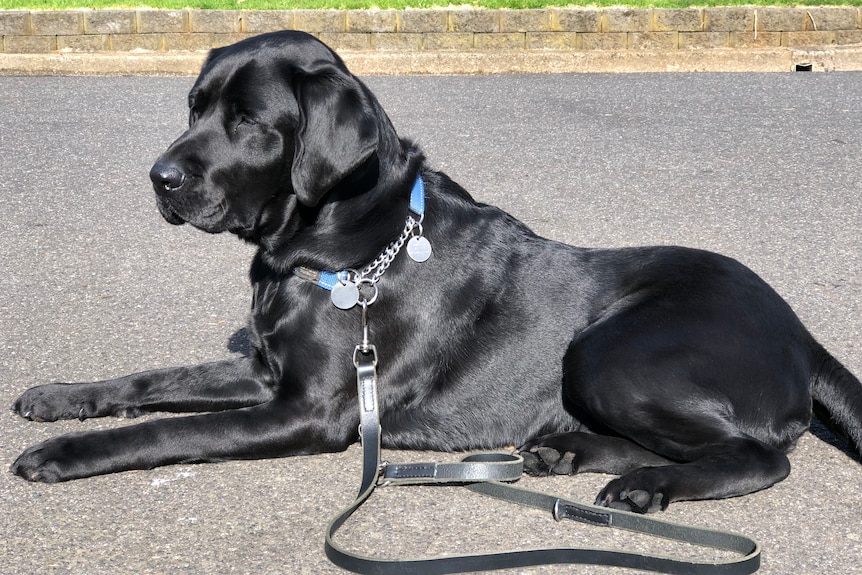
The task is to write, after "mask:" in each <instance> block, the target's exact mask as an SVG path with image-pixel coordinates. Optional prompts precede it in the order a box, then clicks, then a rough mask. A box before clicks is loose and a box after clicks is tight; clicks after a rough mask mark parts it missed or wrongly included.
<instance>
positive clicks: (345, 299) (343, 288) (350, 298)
mask: <svg viewBox="0 0 862 575" xmlns="http://www.w3.org/2000/svg"><path fill="white" fill-rule="evenodd" d="M329 299H331V300H332V305H334V306H335V307H337V308H338V309H350V308H352V307H353V306H355V305H356V304H357V303H359V288H358V287H356V284H355V283H353V282H345V283H341V282H338V283H337V284H335V285H334V286H333V287H332V292H331V293H330V294H329Z"/></svg>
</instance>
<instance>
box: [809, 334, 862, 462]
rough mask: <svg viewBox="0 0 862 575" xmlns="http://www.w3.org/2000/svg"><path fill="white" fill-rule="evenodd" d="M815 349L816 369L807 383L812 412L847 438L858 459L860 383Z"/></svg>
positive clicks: (861, 416) (861, 423) (861, 413)
mask: <svg viewBox="0 0 862 575" xmlns="http://www.w3.org/2000/svg"><path fill="white" fill-rule="evenodd" d="M817 347H818V348H819V350H818V356H819V357H818V359H819V361H818V364H819V369H818V370H817V371H816V372H815V374H814V377H813V378H812V380H811V395H812V396H813V397H814V402H815V404H814V411H815V413H816V414H817V415H818V417H820V418H821V419H822V420H823V423H825V424H826V425H827V427H829V428H830V429H832V430H834V431H837V432H839V434H840V435H845V436H847V437H848V438H849V439H850V441H852V442H853V445H854V446H855V447H856V451H857V453H859V454H860V455H862V383H860V381H859V380H858V379H857V378H856V376H854V375H853V374H852V373H850V371H849V370H848V369H847V368H846V367H844V366H843V365H841V362H839V361H838V360H837V359H835V358H834V357H832V355H831V354H830V353H829V352H828V351H826V350H825V349H823V347H821V346H820V345H818V346H817ZM824 412H825V413H824Z"/></svg>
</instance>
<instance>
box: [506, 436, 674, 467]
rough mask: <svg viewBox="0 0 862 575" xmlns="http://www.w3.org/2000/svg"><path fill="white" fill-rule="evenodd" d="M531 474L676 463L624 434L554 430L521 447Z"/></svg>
mask: <svg viewBox="0 0 862 575" xmlns="http://www.w3.org/2000/svg"><path fill="white" fill-rule="evenodd" d="M518 452H519V453H520V454H521V457H523V458H524V472H525V473H527V474H528V475H534V476H545V475H571V474H573V473H612V474H614V475H622V474H623V473H628V472H630V471H634V470H635V469H639V468H641V467H646V466H661V465H669V464H670V463H672V462H671V461H670V460H668V459H666V458H664V457H662V456H660V455H656V454H655V453H653V452H651V451H649V450H647V449H644V448H643V447H641V446H639V445H637V444H635V443H632V442H631V441H629V440H627V439H623V438H621V437H610V436H607V435H595V434H592V433H586V432H581V431H572V432H568V433H552V434H550V435H544V436H541V437H537V438H535V439H531V440H530V441H528V442H526V443H525V444H524V445H522V446H521V447H519V448H518Z"/></svg>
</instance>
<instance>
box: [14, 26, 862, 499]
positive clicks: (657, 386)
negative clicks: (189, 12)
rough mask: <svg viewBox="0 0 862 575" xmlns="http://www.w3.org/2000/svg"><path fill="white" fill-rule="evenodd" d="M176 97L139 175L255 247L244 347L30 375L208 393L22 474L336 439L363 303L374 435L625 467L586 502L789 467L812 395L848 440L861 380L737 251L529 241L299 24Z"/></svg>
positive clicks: (573, 465)
mask: <svg viewBox="0 0 862 575" xmlns="http://www.w3.org/2000/svg"><path fill="white" fill-rule="evenodd" d="M189 106H190V118H189V128H188V130H187V131H186V132H185V133H184V134H183V135H182V136H180V138H179V139H178V140H176V141H175V142H174V143H173V144H172V145H171V146H170V147H169V148H168V149H167V151H165V152H164V154H162V156H161V157H160V158H159V159H158V161H157V162H156V163H155V165H154V166H153V168H152V171H151V173H150V176H151V178H152V180H153V185H154V188H155V193H156V199H157V203H158V207H159V210H160V211H161V214H162V215H163V216H164V218H165V219H166V220H167V221H168V222H170V223H172V224H182V223H186V222H187V223H189V224H191V225H193V226H195V227H197V228H200V229H202V230H204V231H207V232H212V233H218V232H225V231H227V232H231V233H233V234H236V235H237V236H239V237H240V238H242V239H244V240H246V241H248V242H251V243H253V244H255V245H256V246H258V248H259V249H258V251H257V255H256V256H255V258H254V260H253V262H252V265H251V282H252V284H253V287H254V298H253V301H252V309H251V315H250V319H249V328H248V329H249V332H250V334H251V343H252V351H251V353H250V354H249V356H248V357H241V358H238V359H231V360H227V361H220V362H215V363H206V364H203V365H198V366H193V367H182V368H173V369H160V370H154V371H148V372H144V373H139V374H135V375H129V376H126V377H122V378H119V379H115V380H111V381H101V382H95V383H78V384H51V385H44V386H40V387H35V388H33V389H30V390H29V391H27V392H25V393H24V394H23V395H22V396H21V397H20V398H19V399H18V400H17V401H16V402H15V404H14V410H15V411H16V412H17V413H18V414H20V415H21V416H22V417H24V418H27V419H31V420H36V421H53V420H57V419H63V418H87V417H98V416H106V415H121V416H135V415H138V414H142V413H146V412H153V411H172V412H207V413H203V414H199V415H193V416H188V417H179V418H176V417H175V418H166V419H161V420H150V421H146V422H144V423H140V424H137V425H133V426H126V427H122V428H119V429H109V430H104V431H90V432H84V433H72V434H68V435H64V436H60V437H56V438H53V439H50V440H48V441H45V442H44V443H41V444H39V445H36V446H33V447H31V448H29V449H27V450H26V451H25V452H24V453H23V454H22V455H21V456H20V457H18V459H17V460H16V461H15V463H14V464H13V465H12V471H13V472H14V473H16V474H18V475H20V476H21V477H23V478H26V479H29V480H31V481H46V482H55V481H65V480H69V479H75V478H80V477H87V476H92V475H97V474H103V473H112V472H116V471H123V470H129V469H150V468H153V467H156V466H160V465H167V464H172V463H189V462H203V461H221V460H227V459H242V458H264V457H280V456H289V455H299V454H311V453H321V452H332V451H338V450H343V449H345V448H347V446H349V445H351V444H352V443H354V442H356V440H357V424H358V423H359V413H358V408H357V402H356V393H357V392H356V380H355V370H354V364H353V359H352V357H353V353H354V350H355V347H356V344H357V343H358V341H359V340H360V338H361V336H362V334H361V333H360V332H361V330H360V327H359V326H360V316H361V314H362V313H363V309H364V310H365V311H366V312H367V314H368V323H367V335H368V339H369V340H370V341H371V342H372V343H373V344H375V345H376V349H377V354H378V357H379V358H380V368H379V369H380V403H381V412H382V415H381V417H382V427H383V439H382V441H383V445H384V446H386V447H390V448H399V449H423V450H440V451H463V450H473V449H480V448H481V449H486V448H501V447H505V446H512V445H514V446H520V447H519V451H520V452H521V453H523V454H524V456H525V462H526V470H527V472H528V473H530V474H533V475H546V474H572V473H577V472H583V471H593V472H604V473H611V474H616V475H620V477H618V478H616V479H614V480H612V481H611V482H610V483H609V484H608V485H607V487H605V488H604V489H603V490H602V491H601V493H599V495H598V498H597V501H598V502H599V503H600V504H603V505H607V506H612V507H619V508H624V509H630V510H634V511H638V512H647V511H655V510H658V509H664V508H665V507H667V505H668V504H669V503H670V502H672V501H679V500H696V499H707V498H722V497H732V496H737V495H742V494H745V493H750V492H753V491H757V490H759V489H763V488H765V487H768V486H770V485H772V484H774V483H776V482H778V481H781V480H782V479H783V478H784V477H786V476H787V474H788V473H789V472H790V465H789V462H788V459H787V457H786V455H785V452H786V451H787V450H788V449H790V448H791V447H792V446H793V445H794V442H795V441H796V440H797V439H798V438H799V436H800V435H801V434H802V433H803V432H804V431H805V430H806V429H807V428H808V425H809V422H810V419H811V416H812V410H813V409H815V408H824V409H825V412H826V413H828V414H829V416H830V417H829V418H827V419H829V420H830V421H832V422H833V423H835V424H836V426H837V427H838V428H840V429H841V430H842V431H843V432H845V433H846V434H847V435H849V436H850V437H851V439H852V441H853V443H854V445H855V447H856V448H857V449H858V450H860V451H862V385H860V382H859V380H857V379H856V378H855V377H854V376H853V375H851V374H850V373H849V372H848V371H847V370H846V369H845V368H843V367H842V366H841V365H840V364H839V362H838V361H836V360H835V359H834V358H833V357H832V356H831V355H830V354H829V353H828V352H827V351H825V350H824V348H823V347H822V346H821V345H819V344H818V343H817V342H816V341H815V340H814V338H813V337H812V336H811V335H810V334H809V332H808V331H806V329H805V328H804V327H803V326H802V324H801V323H800V321H799V319H798V318H797V317H796V316H795V315H794V313H793V312H792V311H791V309H790V308H789V307H788V305H787V304H786V303H785V302H784V301H783V300H782V299H781V298H780V297H779V296H778V295H777V294H776V293H775V292H774V291H773V290H772V289H771V288H770V287H769V286H768V285H766V283H764V282H763V281H762V280H761V279H760V278H759V277H758V276H757V275H755V274H754V273H753V272H752V271H750V270H749V269H747V268H745V267H744V266H742V265H741V264H739V263H738V262H736V261H734V260H732V259H729V258H727V257H723V256H720V255H717V254H714V253H709V252H704V251H698V250H693V249H685V248H680V247H645V248H632V249H615V250H601V249H581V248H575V247H571V246H567V245H563V244H560V243H556V242H553V241H549V240H547V239H543V238H540V237H537V236H536V235H535V234H533V233H532V232H531V231H530V230H529V229H527V228H526V227H525V226H524V225H523V224H522V223H520V222H518V221H517V220H516V219H514V218H513V217H512V216H510V215H509V214H506V213H504V212H502V211H501V210H499V209H497V208H494V207H491V206H487V205H482V204H479V203H476V202H475V201H473V199H472V198H471V197H470V196H469V195H468V193H467V192H466V191H464V190H463V189H462V188H461V187H459V186H458V185H457V184H455V183H454V182H452V181H451V180H450V179H449V178H448V177H447V176H446V175H444V174H442V173H440V172H435V171H432V170H431V169H430V168H429V167H428V166H427V165H426V163H425V160H424V158H423V156H422V153H421V152H420V150H419V149H418V148H417V147H416V146H415V145H413V144H412V143H410V142H409V141H406V140H403V139H400V138H399V136H398V135H397V134H396V132H395V130H394V128H393V126H392V124H391V123H390V121H389V119H388V118H387V116H386V114H385V112H384V111H383V110H382V109H381V107H380V104H379V103H378V102H377V100H376V99H375V97H374V96H373V95H372V94H371V92H370V91H369V90H368V89H367V88H366V87H365V85H364V84H363V83H362V82H361V81H360V80H358V79H357V78H356V77H354V76H353V75H351V74H350V72H348V70H347V68H346V67H345V65H344V63H343V62H342V60H341V59H340V58H339V57H338V56H337V55H336V54H335V53H334V52H332V51H331V50H330V49H329V48H328V47H326V46H325V45H324V44H322V43H321V42H319V41H317V40H316V39H314V38H313V37H311V36H309V35H306V34H303V33H300V32H293V31H286V32H279V33H273V34H266V35H263V36H258V37H254V38H251V39H248V40H244V41H242V42H239V43H237V44H235V45H232V46H228V47H225V48H220V49H216V50H213V51H212V52H211V54H210V56H209V58H208V59H207V61H206V63H205V64H204V66H203V70H202V72H201V74H200V76H199V77H198V79H197V81H196V83H195V85H194V87H193V88H192V90H191V93H190V95H189ZM429 256H430V257H429ZM334 304H335V305H334Z"/></svg>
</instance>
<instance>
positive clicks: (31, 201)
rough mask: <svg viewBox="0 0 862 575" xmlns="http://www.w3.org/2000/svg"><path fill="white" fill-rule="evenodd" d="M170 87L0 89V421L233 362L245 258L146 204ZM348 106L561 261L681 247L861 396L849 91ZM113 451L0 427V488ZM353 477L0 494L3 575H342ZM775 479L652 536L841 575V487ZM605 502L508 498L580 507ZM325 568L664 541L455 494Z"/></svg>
mask: <svg viewBox="0 0 862 575" xmlns="http://www.w3.org/2000/svg"><path fill="white" fill-rule="evenodd" d="M191 82H192V79H190V78H146V77H137V78H123V77H119V78H82V77H78V78H68V77H67V78H56V77H29V78H24V77H0V245H2V246H3V249H2V251H0V402H3V403H6V404H11V403H12V401H13V400H14V399H15V398H16V397H17V395H18V394H19V393H21V392H22V391H23V390H24V389H26V388H27V387H29V386H32V385H35V384H39V383H43V382H49V381H57V380H62V381H83V380H93V379H101V378H107V377H111V376H117V375H121V374H125V373H127V372H131V371H135V370H143V369H148V368H153V367H160V366H166V365H178V364H185V363H197V362H200V361H203V360H211V359H217V358H223V357H226V356H230V355H231V354H237V353H242V352H243V351H244V348H245V345H246V343H245V339H244V336H243V332H242V328H243V325H244V317H245V313H246V311H247V309H248V306H249V302H250V295H251V294H250V290H249V285H248V281H247V279H246V271H247V265H248V260H249V257H250V255H251V253H252V251H251V248H250V247H249V246H247V245H244V244H242V243H241V242H239V241H237V240H235V239H234V238H232V237H228V236H208V235H206V234H204V233H202V232H198V231H195V230H193V229H191V228H188V227H181V228H176V227H171V226H169V225H168V224H167V223H165V222H163V221H162V220H161V219H160V217H159V215H158V213H157V211H156V208H155V205H154V201H153V197H152V193H151V190H150V186H149V182H148V179H147V172H148V170H149V167H150V164H151V163H152V160H153V159H154V158H155V157H156V156H157V155H158V153H159V151H160V150H161V149H163V148H164V147H165V146H166V145H167V144H169V143H170V142H171V141H172V139H173V138H175V137H176V136H178V135H179V134H180V133H181V131H182V129H183V124H184V122H185V120H186V111H185V94H186V91H187V90H188V88H189V87H190V85H191ZM368 83H369V84H370V85H371V87H372V88H373V89H374V90H375V91H376V92H377V94H378V95H379V97H380V99H381V101H382V102H383V104H384V106H385V107H386V109H387V110H388V112H389V114H390V116H391V118H392V120H393V122H394V123H395V125H396V127H397V128H398V129H399V131H400V133H401V134H402V135H403V136H408V137H411V138H413V139H415V140H416V141H418V142H419V143H421V144H422V145H423V146H424V147H425V150H426V151H427V154H428V157H429V158H430V161H431V163H432V164H433V165H434V166H436V167H438V168H439V169H442V170H444V171H446V172H448V173H449V174H450V175H451V176H452V177H453V178H454V179H456V180H457V181H459V182H461V183H462V184H463V185H464V186H465V187H466V188H467V189H468V190H470V191H471V192H472V193H473V194H474V195H475V196H476V197H477V198H478V199H479V200H482V201H485V202H491V203H495V204H499V205H501V206H502V207H504V208H506V209H507V210H509V211H511V212H512V213H513V214H515V215H516V216H518V217H519V218H521V219H523V220H524V221H526V222H527V223H528V224H529V225H530V226H532V227H533V228H534V229H535V230H536V231H538V232H539V233H542V234H544V235H547V236H550V237H552V238H555V239H558V240H562V241H566V242H570V243H574V244H580V245H589V246H623V245H637V244H683V245H688V246H695V247H700V248H706V249H711V250H715V251H720V252H723V253H726V254H729V255H731V256H734V257H736V258H738V259H740V260H742V261H743V262H745V263H747V264H748V265H749V266H750V267H752V268H753V269H754V270H756V271H757V272H759V273H760V274H761V275H763V276H764V277H765V278H766V279H767V280H768V281H769V282H771V283H772V285H774V286H775V288H776V289H777V290H778V291H779V292H780V293H781V294H782V295H783V296H784V297H785V298H786V299H787V300H788V301H789V302H790V304H791V305H792V306H793V307H794V308H795V309H796V311H797V312H798V313H799V315H800V316H801V317H802V319H803V321H804V322H805V323H806V324H807V325H808V326H809V328H810V329H811V331H812V332H813V333H814V334H815V335H816V337H818V338H819V339H820V341H822V342H823V343H824V344H825V345H826V346H827V347H828V348H829V349H830V350H831V351H832V352H833V353H834V354H835V355H836V356H837V357H838V358H839V359H840V360H841V361H843V362H844V363H845V364H846V365H847V366H848V367H849V368H850V369H851V370H853V371H854V372H855V373H857V374H862V233H860V230H862V201H860V196H862V74H860V73H831V74H803V73H797V74H770V75H750V74H746V75H737V74H725V75H710V74H703V75H683V74H680V75H661V74H657V75H651V74H649V75H562V76H531V75H524V76H487V77H482V76H479V77H386V78H382V77H380V78H368ZM431 217H433V215H432V216H431ZM465 265H469V262H465ZM381 360H382V361H386V358H381ZM760 400H761V401H765V402H781V401H782V398H781V397H766V398H760ZM130 423H132V422H130V421H127V420H114V419H111V420H88V421H85V422H83V423H82V422H78V421H71V422H61V423H55V424H40V423H31V422H27V421H24V420H22V419H20V418H18V417H16V416H14V415H13V414H11V413H9V412H8V411H7V412H5V413H2V412H0V464H2V465H3V466H8V465H9V464H10V463H11V462H12V461H13V460H14V458H15V457H16V455H17V454H18V453H19V452H20V451H21V450H23V449H24V448H26V447H27V446H29V445H31V444H33V443H35V442H38V441H41V440H43V439H46V438H48V437H51V436H54V435H56V434H59V433H62V432H70V431H81V430H90V429H102V428H107V427H114V426H120V425H128V424H130ZM830 442H831V443H830ZM385 456H386V458H387V459H389V460H391V461H399V460H413V461H415V460H422V459H425V458H431V459H436V460H441V461H451V460H453V459H454V458H455V457H456V456H453V455H447V454H411V453H388V452H387V453H385ZM359 457H360V454H359V451H358V449H357V448H356V447H354V448H351V449H349V450H348V451H347V452H345V453H339V454H334V455H320V456H311V457H301V458H294V459H282V460H269V461H247V462H228V463H222V464H212V465H199V466H195V465H179V466H171V467H165V468H160V469H155V470H152V471H144V472H131V473H123V474H118V475H113V476H107V477H97V478H92V479H86V480H80V481H75V482H71V483H65V484H59V485H34V484H29V483H27V482H25V481H23V480H21V479H18V478H16V477H14V476H12V475H11V474H9V473H2V474H0V514H2V516H3V520H2V522H0V571H2V572H3V573H6V574H9V575H13V574H24V573H27V574H33V573H36V574H43V573H56V574H64V573H70V574H82V575H102V574H105V575H108V574H110V575H124V574H135V575H139V574H168V573H189V574H197V573H201V574H216V573H217V574H229V573H240V574H245V573H256V574H275V573H288V574H306V573H307V574H311V573H314V574H316V575H327V574H336V573H339V572H340V570H339V569H337V568H336V567H334V566H332V565H330V564H329V563H328V562H327V560H326V559H325V557H324V555H323V527H324V525H325V522H326V520H327V518H328V517H329V516H330V515H331V514H332V513H334V511H335V510H336V509H337V508H340V507H341V506H343V505H344V504H346V503H347V502H349V500H350V499H351V498H352V496H353V494H354V491H355V489H356V487H357V485H358V481H359V469H360V468H359ZM791 462H792V465H793V471H792V473H791V476H790V477H789V478H788V479H787V480H786V481H784V482H782V483H781V484H779V485H777V486H775V487H773V488H771V489H768V490H765V491H763V492H760V493H757V494H754V495H750V496H747V497H742V498H737V499H733V500H727V501H714V502H696V503H679V504H675V505H672V506H671V508H670V509H669V510H668V511H667V512H666V513H665V514H664V515H665V517H667V518H669V519H672V520H677V521H683V522H688V523H692V524H697V525H704V526H709V527H715V528H721V529H728V530H735V531H742V532H745V533H747V534H750V535H752V536H754V537H756V538H757V539H759V541H760V542H761V543H762V545H763V567H762V569H761V573H763V574H769V575H779V574H781V575H784V574H791V573H792V574H797V575H803V574H805V575H807V574H816V573H841V574H846V573H859V572H860V571H862V568H860V566H859V561H860V559H862V527H860V526H862V520H860V516H862V464H860V463H859V461H858V459H855V458H854V457H853V456H852V455H850V454H848V452H847V451H846V446H844V449H842V444H841V442H840V441H837V440H836V439H835V438H834V437H831V436H830V435H829V434H828V433H825V432H824V431H822V430H820V431H817V432H816V435H812V434H807V435H806V436H805V437H804V438H803V439H802V440H801V442H800V444H799V446H798V448H797V449H796V450H795V451H794V452H793V453H792V454H791ZM607 480H608V478H607V477H606V476H601V475H590V474H588V475H583V476H578V477H573V478H569V477H565V478H554V479H548V480H532V479H524V480H522V481H521V483H522V484H524V485H527V486H532V487H537V488H539V489H542V490H545V491H548V492H552V493H558V494H560V495H564V496H568V497H573V498H576V499H581V500H586V501H591V500H592V499H593V497H594V496H595V494H596V493H597V492H598V490H599V489H600V488H601V487H602V486H603V485H604V483H605V482H606V481H607ZM343 540H344V542H345V543H346V544H348V545H350V546H352V547H354V548H356V549H359V550H364V551H367V552H374V553H377V554H378V555H380V556H383V557H393V556H399V555H403V556H409V555H416V554H429V553H453V552H463V551H483V550H486V551H494V550H499V549H504V548H511V547H535V546H541V545H607V546H617V547H619V546H622V547H632V548H636V549H641V550H643V551H651V552H667V551H668V544H667V543H665V542H662V541H652V540H644V539H641V538H638V537H634V536H631V535H628V534H625V533H616V532H613V531H610V530H599V529H596V528H587V527H580V526H578V525H574V524H571V523H554V522H553V521H552V520H551V518H550V517H548V516H546V515H544V514H542V513H540V512H538V511H535V512H534V511H523V510H521V509H518V508H512V507H509V506H507V505H504V504H501V503H498V502H495V501H491V500H485V499H482V498H481V497H480V496H478V495H473V494H471V493H468V492H466V491H465V490H462V489H458V488H449V489H433V488H425V487H414V488H389V489H384V490H382V491H381V492H380V494H379V496H377V497H375V498H374V499H373V500H372V502H371V503H370V504H369V505H368V507H367V508H366V509H364V510H363V511H362V512H361V514H360V515H359V516H358V517H357V518H356V520H355V521H354V522H353V523H352V524H350V525H349V526H348V528H347V529H346V530H345V534H344V538H343ZM674 551H675V552H677V553H681V554H683V555H685V554H688V553H690V552H691V551H690V550H687V549H674ZM614 572H618V570H613V569H608V568H599V567H584V566H579V567H559V566H557V567H546V568H533V569H518V570H511V571H508V573H519V574H520V573H526V574H551V573H553V574H555V575H556V574H566V573H573V574H574V573H578V574H593V573H599V574H605V573H614Z"/></svg>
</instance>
